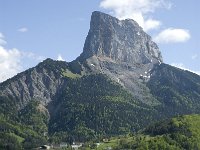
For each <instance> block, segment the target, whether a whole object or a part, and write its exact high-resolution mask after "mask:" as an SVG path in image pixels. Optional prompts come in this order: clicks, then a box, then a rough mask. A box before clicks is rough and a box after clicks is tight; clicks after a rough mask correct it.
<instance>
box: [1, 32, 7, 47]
mask: <svg viewBox="0 0 200 150" xmlns="http://www.w3.org/2000/svg"><path fill="white" fill-rule="evenodd" d="M6 43H7V42H6V41H5V40H4V35H3V34H2V33H1V32H0V45H5V44H6Z"/></svg>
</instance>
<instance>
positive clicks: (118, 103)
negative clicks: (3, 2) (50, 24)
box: [0, 12, 200, 149]
mask: <svg viewBox="0 0 200 150" xmlns="http://www.w3.org/2000/svg"><path fill="white" fill-rule="evenodd" d="M192 113H200V76H198V75H196V74H194V73H191V72H189V71H185V70H181V69H178V68H175V67H172V66H170V65H167V64H164V63H163V62H162V56H161V53H160V51H159V49H158V46H157V45H156V43H154V42H153V41H152V40H151V37H150V36H149V35H148V34H146V33H145V32H144V31H143V30H142V28H141V27H140V26H139V25H138V24H137V23H136V22H135V21H134V20H130V19H126V20H119V19H117V18H115V17H112V16H110V15H107V14H104V13H101V12H94V13H93V14H92V17H91V23H90V30H89V32H88V36H87V38H86V41H85V45H84V48H83V53H82V54H81V55H80V56H79V57H78V58H77V59H76V60H74V61H72V62H65V61H54V60H52V59H46V60H45V61H43V62H41V63H39V64H38V65H37V66H35V67H33V68H30V69H28V70H26V71H24V72H21V73H19V74H18V75H16V76H15V77H13V78H11V79H9V80H7V81H5V82H3V83H0V149H22V148H20V147H18V148H16V147H15V148H13V147H12V146H13V145H17V146H21V147H23V148H24V149H32V148H35V147H38V146H40V145H43V144H46V143H48V142H50V143H54V142H56V143H57V142H63V141H64V142H65V141H67V142H73V141H83V142H84V141H89V140H93V141H94V140H97V141H98V140H99V139H101V138H103V137H108V136H112V135H122V134H128V133H135V131H137V130H139V129H142V128H143V127H145V126H147V125H148V124H149V123H151V122H154V121H157V120H161V119H164V118H169V117H172V116H175V115H181V114H192ZM46 133H48V134H46ZM44 135H47V136H48V137H46V136H44ZM47 140H48V141H47ZM14 142H15V143H14ZM13 143H14V144H13ZM8 145H9V147H8ZM10 146H11V147H10Z"/></svg>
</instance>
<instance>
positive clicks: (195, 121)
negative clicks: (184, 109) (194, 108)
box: [113, 115, 200, 150]
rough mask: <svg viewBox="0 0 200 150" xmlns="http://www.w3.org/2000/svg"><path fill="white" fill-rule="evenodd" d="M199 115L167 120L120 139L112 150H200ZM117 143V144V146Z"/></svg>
mask: <svg viewBox="0 0 200 150" xmlns="http://www.w3.org/2000/svg"><path fill="white" fill-rule="evenodd" d="M199 125H200V115H186V116H180V117H177V118H173V119H168V120H165V121H162V122H159V123H156V124H154V125H151V126H149V127H148V128H146V129H145V130H144V131H143V132H142V133H140V134H137V135H135V136H133V137H132V139H131V140H130V138H123V139H120V140H119V142H116V144H115V146H113V148H114V149H137V150H161V149H162V150H181V149H188V150H194V149H200V128H199ZM117 143H118V144H117Z"/></svg>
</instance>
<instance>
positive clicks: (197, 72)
mask: <svg viewBox="0 0 200 150" xmlns="http://www.w3.org/2000/svg"><path fill="white" fill-rule="evenodd" d="M171 65H172V66H174V67H177V68H180V69H183V70H187V71H190V72H192V73H195V74H198V75H200V71H193V70H190V69H188V68H187V67H185V65H184V64H183V63H172V64H171Z"/></svg>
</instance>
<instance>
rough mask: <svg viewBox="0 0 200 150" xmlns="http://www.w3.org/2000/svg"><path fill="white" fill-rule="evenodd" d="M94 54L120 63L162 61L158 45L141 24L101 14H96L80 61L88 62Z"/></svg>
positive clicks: (92, 18) (93, 15) (92, 19)
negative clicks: (86, 60)
mask: <svg viewBox="0 0 200 150" xmlns="http://www.w3.org/2000/svg"><path fill="white" fill-rule="evenodd" d="M94 55H95V56H97V57H107V58H109V59H111V60H113V61H115V62H118V63H122V62H126V63H128V64H135V63H140V64H147V63H150V62H158V61H160V62H162V56H161V53H160V51H159V49H158V46H157V45H156V43H154V42H153V41H152V40H151V37H150V36H149V35H148V34H146V33H145V32H144V31H143V30H142V28H141V27H140V26H139V25H138V24H137V22H135V21H134V20H131V19H126V20H119V19H117V18H115V17H112V16H110V15H107V14H104V13H101V12H97V11H96V12H93V14H92V17H91V22H90V30H89V33H88V36H87V38H86V41H85V45H84V49H83V53H82V54H81V56H80V58H81V59H83V60H84V59H87V58H90V57H92V56H94Z"/></svg>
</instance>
